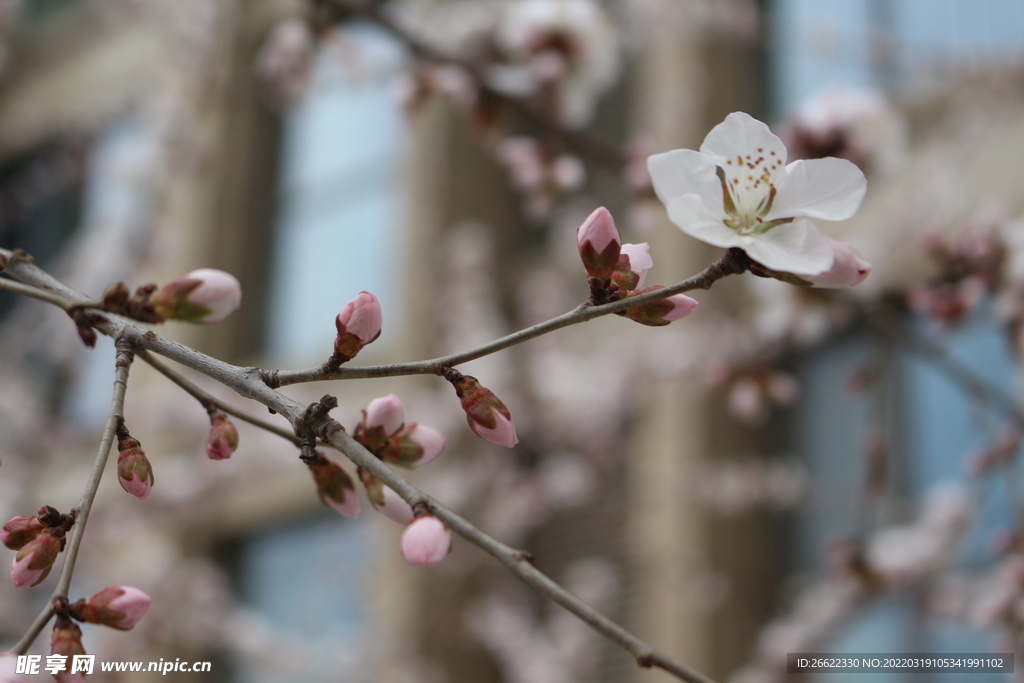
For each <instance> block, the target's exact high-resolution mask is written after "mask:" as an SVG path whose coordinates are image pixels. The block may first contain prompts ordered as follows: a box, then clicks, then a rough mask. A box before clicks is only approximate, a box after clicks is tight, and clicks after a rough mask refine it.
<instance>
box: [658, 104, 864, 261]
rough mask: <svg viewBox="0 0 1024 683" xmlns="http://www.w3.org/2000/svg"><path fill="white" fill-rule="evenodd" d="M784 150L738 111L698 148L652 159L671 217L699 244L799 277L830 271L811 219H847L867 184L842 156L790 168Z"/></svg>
mask: <svg viewBox="0 0 1024 683" xmlns="http://www.w3.org/2000/svg"><path fill="white" fill-rule="evenodd" d="M786 155H787V153H786V147H785V145H783V144H782V141H781V140H780V139H779V138H778V137H777V136H776V135H775V134H773V133H772V132H771V131H770V130H769V129H768V126H766V125H765V124H763V123H761V122H760V121H757V120H756V119H754V118H752V117H751V116H749V115H748V114H744V113H742V112H734V113H732V114H729V116H727V117H726V119H725V121H723V122H722V123H720V124H718V125H717V126H715V127H714V128H713V129H712V130H711V132H710V133H708V136H707V137H706V138H705V139H704V144H702V145H701V147H700V151H699V152H696V151H693V150H689V149H677V150H673V151H671V152H666V153H664V154H655V155H654V156H652V157H650V158H649V159H648V161H647V164H648V169H649V170H650V173H651V179H652V180H653V182H654V189H655V191H656V192H657V194H658V197H659V198H660V199H661V201H662V202H663V203H664V204H665V206H666V207H667V209H668V215H669V218H670V219H671V220H672V222H673V223H675V224H676V225H677V226H679V227H680V228H681V229H682V230H683V232H686V233H687V234H689V235H692V236H693V237H696V238H697V239H699V240H702V241H704V242H708V243H710V244H713V245H715V246H718V247H725V248H729V247H739V248H741V249H743V250H744V251H745V252H746V253H747V255H749V256H750V258H752V259H753V260H755V261H757V262H758V263H760V264H761V265H763V266H765V267H767V268H770V269H772V270H776V271H781V272H787V273H795V274H797V275H817V274H819V273H823V272H825V271H827V270H828V269H829V268H831V266H832V262H833V251H832V249H831V248H830V247H829V245H828V243H826V241H825V240H824V239H823V237H822V235H821V233H819V232H818V229H817V227H816V226H815V225H814V223H813V222H811V221H810V220H808V219H810V218H820V219H823V220H833V221H838V220H845V219H847V218H850V217H851V216H852V215H853V214H854V213H855V212H856V211H857V208H858V207H859V206H860V203H861V200H863V198H864V193H865V192H866V191H867V181H866V180H865V178H864V174H863V173H862V172H861V171H860V169H859V168H857V167H856V166H855V165H854V164H852V163H851V162H849V161H846V160H844V159H834V158H826V159H810V160H799V161H794V162H793V163H791V164H789V165H786Z"/></svg>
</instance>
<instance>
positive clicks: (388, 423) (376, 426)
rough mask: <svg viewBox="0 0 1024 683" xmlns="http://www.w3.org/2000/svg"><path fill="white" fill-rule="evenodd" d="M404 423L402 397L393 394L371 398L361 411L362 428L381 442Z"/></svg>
mask: <svg viewBox="0 0 1024 683" xmlns="http://www.w3.org/2000/svg"><path fill="white" fill-rule="evenodd" d="M404 423H405V406H404V405H403V404H402V399H400V398H398V397H397V396H395V395H394V394H388V395H387V396H382V397H381V398H375V399H373V400H372V401H370V405H368V406H366V410H365V411H363V424H362V427H363V429H364V430H365V431H367V432H369V433H370V434H371V435H374V436H377V437H379V440H380V441H382V442H383V441H385V440H387V438H388V437H390V436H391V435H392V434H394V433H395V432H397V431H398V430H399V429H401V428H402V425H403V424H404Z"/></svg>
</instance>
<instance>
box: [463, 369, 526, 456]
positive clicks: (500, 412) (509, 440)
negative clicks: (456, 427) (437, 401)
mask: <svg viewBox="0 0 1024 683" xmlns="http://www.w3.org/2000/svg"><path fill="white" fill-rule="evenodd" d="M445 378H446V379H447V380H448V381H449V382H451V383H452V386H454V387H455V393H456V395H457V396H458V397H459V400H460V401H461V402H462V409H463V410H464V411H465V412H466V421H467V422H468V423H469V428H470V429H472V430H473V432H474V433H475V434H476V435H477V436H479V437H480V438H482V439H486V440H488V441H490V442H491V443H496V444H498V445H500V446H506V447H508V448H512V446H515V445H516V444H517V443H519V438H518V437H517V436H516V425H515V422H513V420H512V412H511V411H510V410H509V409H508V407H507V406H506V405H505V404H504V403H502V402H501V399H499V398H498V397H497V396H495V395H494V392H493V391H491V390H490V389H487V388H486V387H482V386H480V382H478V381H477V380H476V377H470V376H469V375H463V374H462V373H460V372H457V371H455V370H451V371H449V373H448V374H447V375H446V376H445Z"/></svg>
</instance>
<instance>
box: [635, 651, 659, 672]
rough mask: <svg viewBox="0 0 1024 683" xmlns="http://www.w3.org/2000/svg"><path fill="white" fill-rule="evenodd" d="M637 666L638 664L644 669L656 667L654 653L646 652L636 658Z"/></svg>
mask: <svg viewBox="0 0 1024 683" xmlns="http://www.w3.org/2000/svg"><path fill="white" fill-rule="evenodd" d="M636 664H637V666H639V667H642V668H644V669H650V668H652V667H653V666H654V665H655V662H654V653H653V652H644V653H642V654H638V655H637V656H636Z"/></svg>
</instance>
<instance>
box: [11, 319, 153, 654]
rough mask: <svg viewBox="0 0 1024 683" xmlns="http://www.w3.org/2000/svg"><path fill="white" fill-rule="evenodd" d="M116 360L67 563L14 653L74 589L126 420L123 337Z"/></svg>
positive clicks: (127, 353)
mask: <svg viewBox="0 0 1024 683" xmlns="http://www.w3.org/2000/svg"><path fill="white" fill-rule="evenodd" d="M116 346H117V360H116V362H115V372H114V392H113V396H112V397H111V399H110V412H109V414H108V415H107V424H106V426H104V428H103V436H102V437H101V438H100V447H99V450H98V451H97V452H96V459H95V460H94V461H93V466H92V472H91V473H90V474H89V480H88V481H87V482H86V484H85V490H84V491H83V492H82V498H81V500H80V501H79V503H78V507H77V508H75V510H76V511H77V513H78V514H77V516H76V517H75V525H74V526H73V527H71V533H70V535H69V538H68V543H67V547H66V548H65V550H64V564H63V565H62V566H61V571H60V577H59V578H58V579H57V587H56V588H55V589H54V591H53V595H52V596H51V597H50V601H49V603H48V604H47V606H46V608H45V609H44V610H43V611H42V613H41V614H40V615H39V617H38V618H37V619H36V620H35V622H33V624H32V626H31V627H30V628H29V630H28V631H27V632H26V633H25V635H24V636H22V638H21V640H19V641H18V642H17V643H16V644H15V645H14V647H13V648H12V649H11V651H12V652H14V653H15V654H19V655H23V654H25V653H26V652H28V649H29V648H30V647H32V643H33V642H35V639H36V638H37V637H39V634H40V633H41V632H42V630H43V629H44V628H46V624H48V623H49V621H50V617H52V616H53V601H54V600H56V599H57V598H66V597H68V590H69V589H70V588H71V576H72V575H73V574H74V572H75V563H76V562H77V561H78V550H79V548H81V546H82V534H84V533H85V525H86V522H88V521H89V512H90V511H91V510H92V504H93V501H94V500H96V492H97V491H98V490H99V486H100V480H101V479H102V478H103V470H104V469H105V468H106V466H107V457H108V456H109V455H110V447H111V446H112V445H113V443H114V432H115V430H116V429H117V425H118V422H119V421H120V420H122V419H123V418H124V397H125V393H126V391H127V389H128V371H129V369H130V368H131V365H132V355H133V354H132V349H131V345H130V344H129V343H128V342H127V340H126V339H125V338H124V337H119V338H118V339H117V340H116Z"/></svg>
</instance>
